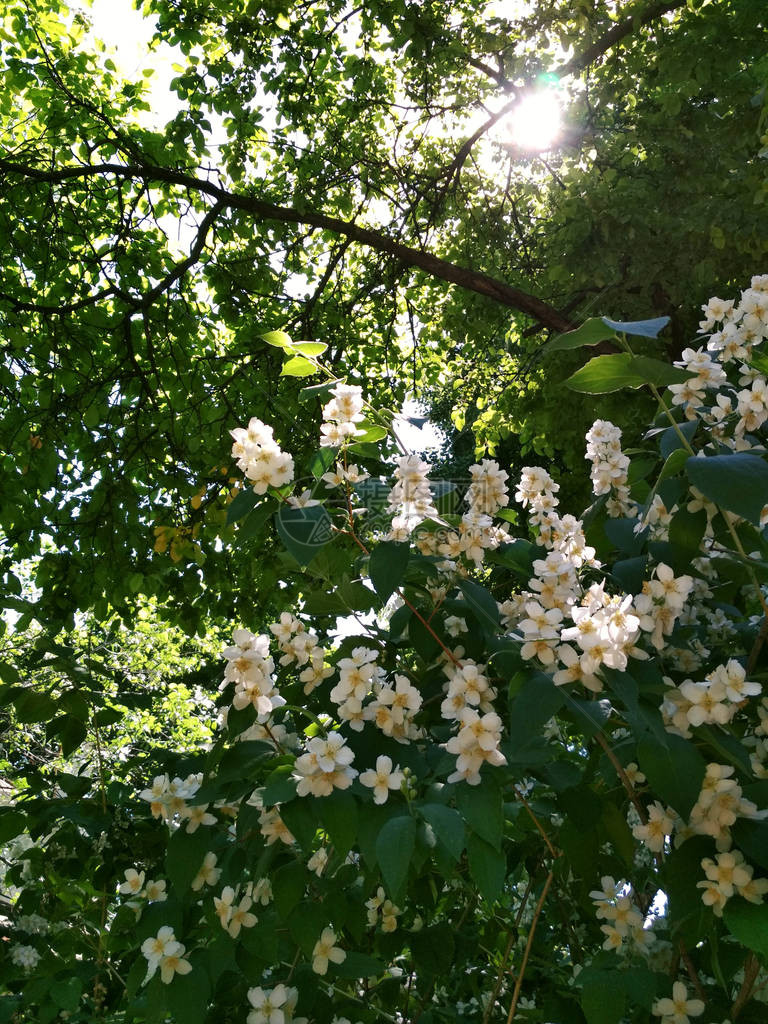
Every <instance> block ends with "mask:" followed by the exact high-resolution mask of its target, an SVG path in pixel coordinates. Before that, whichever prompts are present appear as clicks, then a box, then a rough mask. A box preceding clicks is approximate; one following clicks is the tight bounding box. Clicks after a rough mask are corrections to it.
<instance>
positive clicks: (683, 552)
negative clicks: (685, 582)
mask: <svg viewBox="0 0 768 1024" xmlns="http://www.w3.org/2000/svg"><path fill="white" fill-rule="evenodd" d="M706 529H707V513H706V510H705V509H703V508H701V509H699V511H698V512H689V511H688V509H687V508H685V507H683V508H681V509H678V511H677V512H675V514H674V516H673V517H672V521H671V522H670V524H669V542H670V544H672V545H673V546H674V547H676V548H677V549H678V553H679V555H680V557H681V559H684V560H685V561H686V562H690V561H691V559H693V558H695V557H696V555H697V554H698V552H699V548H700V546H701V542H702V540H703V538H704V533H705V531H706Z"/></svg>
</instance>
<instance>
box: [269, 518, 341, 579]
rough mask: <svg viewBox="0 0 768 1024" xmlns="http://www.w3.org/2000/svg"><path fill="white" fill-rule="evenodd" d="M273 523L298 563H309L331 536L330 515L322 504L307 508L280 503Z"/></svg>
mask: <svg viewBox="0 0 768 1024" xmlns="http://www.w3.org/2000/svg"><path fill="white" fill-rule="evenodd" d="M275 525H276V527H277V532H278V535H279V537H280V539H281V540H282V542H283V544H285V546H286V548H287V549H288V551H289V552H290V554H291V555H293V557H294V558H295V559H296V561H297V562H298V563H299V565H309V563H310V562H311V561H312V559H313V558H314V557H315V555H316V554H317V553H318V552H319V551H320V550H322V548H324V547H325V545H326V544H328V543H329V542H330V541H331V539H332V537H333V534H332V532H331V517H330V516H329V515H328V513H327V512H326V510H325V508H324V506H322V505H311V506H310V507H309V508H291V507H290V506H289V505H281V506H280V508H279V509H278V512H277V515H276V516H275Z"/></svg>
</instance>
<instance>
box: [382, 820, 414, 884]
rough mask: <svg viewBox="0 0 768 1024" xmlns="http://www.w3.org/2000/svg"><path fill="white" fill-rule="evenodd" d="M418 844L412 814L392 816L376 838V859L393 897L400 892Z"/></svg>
mask: <svg viewBox="0 0 768 1024" xmlns="http://www.w3.org/2000/svg"><path fill="white" fill-rule="evenodd" d="M415 845H416V822H415V821H414V819H413V818H411V817H410V815H400V816H398V817H397V818H390V819H389V821H388V822H386V824H385V825H384V826H383V827H382V829H381V832H379V835H378V838H377V840H376V859H377V860H378V862H379V867H380V868H381V874H382V876H383V878H384V883H385V885H386V887H387V889H388V891H389V894H390V896H391V897H392V899H395V897H396V896H397V895H398V894H399V892H400V890H401V888H402V887H403V884H404V883H405V880H406V878H407V877H408V866H409V864H410V863H411V857H412V855H413V850H414V846H415Z"/></svg>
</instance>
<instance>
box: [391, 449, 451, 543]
mask: <svg viewBox="0 0 768 1024" xmlns="http://www.w3.org/2000/svg"><path fill="white" fill-rule="evenodd" d="M428 473H429V466H428V465H427V463H426V462H424V461H422V460H421V459H420V458H419V456H418V455H401V456H400V458H399V459H398V460H397V466H396V468H395V484H394V487H393V488H392V490H391V491H390V492H389V497H388V498H387V502H388V504H387V512H388V513H390V514H391V515H392V516H393V519H392V527H391V529H390V531H389V533H388V534H387V535H386V539H387V540H396V541H407V540H408V539H409V537H410V536H411V534H412V533H413V530H414V529H415V527H417V526H418V525H419V523H422V522H424V520H425V519H430V518H435V519H436V518H439V513H438V511H437V509H436V508H435V506H434V502H433V500H432V491H431V490H430V487H429V480H428V479H427V474H428Z"/></svg>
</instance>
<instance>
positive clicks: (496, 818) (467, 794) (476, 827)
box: [456, 778, 504, 850]
mask: <svg viewBox="0 0 768 1024" xmlns="http://www.w3.org/2000/svg"><path fill="white" fill-rule="evenodd" d="M456 803H457V804H458V808H459V810H460V811H461V815H462V817H463V818H464V821H466V823H467V824H468V825H469V827H470V828H471V829H472V831H473V832H475V833H476V834H477V835H479V836H480V837H481V838H482V839H484V840H485V841H486V842H487V843H489V844H490V845H491V846H492V847H493V848H494V850H500V849H501V837H502V833H503V831H504V804H503V800H502V795H501V790H500V789H499V787H498V786H497V785H496V783H495V781H493V780H492V779H490V778H489V779H484V780H483V782H482V783H481V785H479V786H470V785H468V784H467V783H466V782H462V783H460V784H459V785H458V786H457V787H456Z"/></svg>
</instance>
